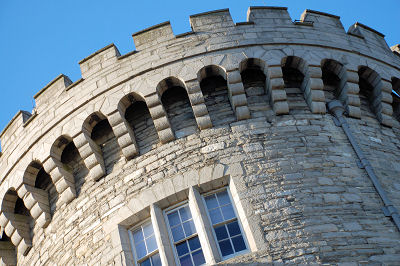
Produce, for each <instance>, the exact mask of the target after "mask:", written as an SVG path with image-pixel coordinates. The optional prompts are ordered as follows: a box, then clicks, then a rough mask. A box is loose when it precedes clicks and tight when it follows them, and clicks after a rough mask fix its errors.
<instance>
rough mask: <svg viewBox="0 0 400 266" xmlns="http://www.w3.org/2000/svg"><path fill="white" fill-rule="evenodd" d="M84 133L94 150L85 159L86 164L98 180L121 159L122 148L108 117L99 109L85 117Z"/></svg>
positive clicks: (93, 176)
mask: <svg viewBox="0 0 400 266" xmlns="http://www.w3.org/2000/svg"><path fill="white" fill-rule="evenodd" d="M82 134H83V136H84V137H85V140H86V142H87V143H88V144H89V145H88V146H89V147H90V149H91V152H92V154H91V155H89V156H88V157H87V158H86V159H85V164H86V166H87V167H88V169H89V170H90V172H91V175H92V178H93V179H94V180H96V181H97V180H98V179H100V178H101V177H103V176H104V175H106V174H108V173H109V172H111V171H112V169H113V166H114V163H115V162H116V161H118V160H119V159H120V152H121V150H120V147H119V145H118V142H117V139H116V137H115V134H114V131H113V129H112V127H111V125H110V123H109V121H108V118H107V117H106V116H105V115H104V114H102V113H101V112H99V111H97V112H93V113H92V114H90V115H89V116H88V117H87V118H86V119H85V121H84V122H83V125H82ZM89 152H90V151H89ZM82 157H83V156H82ZM89 157H90V158H89ZM93 160H94V161H93ZM87 162H88V163H90V165H88V164H87Z"/></svg>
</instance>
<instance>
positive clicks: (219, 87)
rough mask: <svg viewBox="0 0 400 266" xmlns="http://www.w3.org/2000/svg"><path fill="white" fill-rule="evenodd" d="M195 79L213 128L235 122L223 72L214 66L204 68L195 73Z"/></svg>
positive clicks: (225, 76)
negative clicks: (198, 84) (198, 83)
mask: <svg viewBox="0 0 400 266" xmlns="http://www.w3.org/2000/svg"><path fill="white" fill-rule="evenodd" d="M197 78H198V80H199V82H200V88H201V91H202V93H203V97H204V102H205V104H206V107H207V110H208V113H209V115H210V118H211V122H212V124H213V126H219V125H224V124H228V123H231V122H234V121H236V117H235V114H234V112H233V109H232V106H231V103H230V99H229V93H228V86H227V82H226V78H227V75H226V72H225V70H224V69H223V68H221V67H219V66H216V65H209V66H205V67H203V68H202V69H200V71H199V72H198V73H197Z"/></svg>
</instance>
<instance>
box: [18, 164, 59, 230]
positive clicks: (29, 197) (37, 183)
mask: <svg viewBox="0 0 400 266" xmlns="http://www.w3.org/2000/svg"><path fill="white" fill-rule="evenodd" d="M17 192H18V195H19V196H20V197H21V198H22V199H24V203H25V205H26V207H27V208H28V210H29V211H30V213H31V215H32V217H33V219H35V220H36V223H37V224H38V225H39V226H40V227H47V225H48V224H49V223H50V220H51V216H52V215H51V214H52V213H54V210H55V208H56V202H57V200H58V193H57V190H56V187H55V186H54V184H53V180H52V179H51V177H50V175H49V174H48V173H47V172H46V171H45V170H44V168H43V165H42V164H41V163H40V162H39V161H33V162H31V163H30V164H29V165H28V167H27V168H26V170H25V172H24V176H23V183H22V185H21V186H20V187H19V188H18V190H17Z"/></svg>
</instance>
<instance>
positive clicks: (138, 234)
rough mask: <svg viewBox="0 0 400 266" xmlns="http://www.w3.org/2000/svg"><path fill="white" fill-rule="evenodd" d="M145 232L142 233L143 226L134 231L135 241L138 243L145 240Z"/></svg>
mask: <svg viewBox="0 0 400 266" xmlns="http://www.w3.org/2000/svg"><path fill="white" fill-rule="evenodd" d="M143 239H144V238H143V233H142V228H140V229H138V230H136V231H135V232H133V241H135V243H138V242H140V241H143Z"/></svg>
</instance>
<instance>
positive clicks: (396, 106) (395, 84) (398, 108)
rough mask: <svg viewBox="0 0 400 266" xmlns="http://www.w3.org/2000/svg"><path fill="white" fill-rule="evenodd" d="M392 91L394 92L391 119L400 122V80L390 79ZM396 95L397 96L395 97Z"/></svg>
mask: <svg viewBox="0 0 400 266" xmlns="http://www.w3.org/2000/svg"><path fill="white" fill-rule="evenodd" d="M392 89H393V91H394V92H395V93H394V92H392V97H393V102H392V107H393V117H394V118H395V119H396V120H397V121H399V122H400V79H399V78H395V77H393V78H392ZM396 94H397V95H396Z"/></svg>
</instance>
